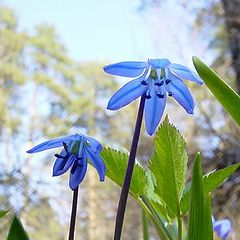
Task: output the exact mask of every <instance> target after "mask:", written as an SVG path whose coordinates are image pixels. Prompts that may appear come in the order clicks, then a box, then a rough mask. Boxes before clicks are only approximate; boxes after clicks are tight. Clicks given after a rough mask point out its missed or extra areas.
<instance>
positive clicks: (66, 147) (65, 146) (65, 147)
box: [63, 142, 68, 152]
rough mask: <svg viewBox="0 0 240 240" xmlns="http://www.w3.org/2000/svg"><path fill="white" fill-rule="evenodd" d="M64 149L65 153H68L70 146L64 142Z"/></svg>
mask: <svg viewBox="0 0 240 240" xmlns="http://www.w3.org/2000/svg"><path fill="white" fill-rule="evenodd" d="M63 147H64V149H65V151H66V152H68V146H67V144H66V143H65V142H63Z"/></svg>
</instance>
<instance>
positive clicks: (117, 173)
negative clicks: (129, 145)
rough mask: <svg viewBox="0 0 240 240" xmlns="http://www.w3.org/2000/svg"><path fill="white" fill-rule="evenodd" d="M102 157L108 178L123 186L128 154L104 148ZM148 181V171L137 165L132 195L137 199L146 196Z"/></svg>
mask: <svg viewBox="0 0 240 240" xmlns="http://www.w3.org/2000/svg"><path fill="white" fill-rule="evenodd" d="M101 155H102V157H103V159H104V162H105V164H106V168H107V172H106V175H107V177H108V178H110V179H111V180H112V181H113V182H115V183H116V184H117V185H119V186H122V182H123V179H124V177H125V172H126V168H127V163H128V154H126V153H123V152H119V151H116V150H114V149H111V148H104V149H103V150H102V153H101ZM147 181H148V180H147V173H146V171H145V170H144V168H143V167H142V166H141V165H140V164H138V163H136V164H135V166H134V171H133V176H132V181H131V185H130V193H131V194H132V195H133V196H134V197H136V198H137V197H139V196H140V195H143V194H146V192H147V184H148V182H147Z"/></svg>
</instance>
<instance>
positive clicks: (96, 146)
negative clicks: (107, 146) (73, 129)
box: [87, 136, 102, 153]
mask: <svg viewBox="0 0 240 240" xmlns="http://www.w3.org/2000/svg"><path fill="white" fill-rule="evenodd" d="M87 140H88V141H89V143H90V146H91V149H92V150H93V152H94V153H100V152H101V151H102V145H101V143H100V142H98V141H97V140H96V139H94V138H92V137H89V136H87Z"/></svg>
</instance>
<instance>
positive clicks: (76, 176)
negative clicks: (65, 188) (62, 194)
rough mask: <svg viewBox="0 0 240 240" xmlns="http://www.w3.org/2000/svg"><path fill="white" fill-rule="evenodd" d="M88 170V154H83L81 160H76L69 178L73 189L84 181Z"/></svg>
mask: <svg viewBox="0 0 240 240" xmlns="http://www.w3.org/2000/svg"><path fill="white" fill-rule="evenodd" d="M86 172H87V155H86V153H84V154H83V157H82V159H81V161H80V162H79V161H77V160H75V162H74V164H73V166H72V169H71V172H70V179H69V186H70V188H71V189H72V190H75V189H76V188H77V186H78V185H79V184H80V183H81V182H82V180H83V179H84V177H85V175H86Z"/></svg>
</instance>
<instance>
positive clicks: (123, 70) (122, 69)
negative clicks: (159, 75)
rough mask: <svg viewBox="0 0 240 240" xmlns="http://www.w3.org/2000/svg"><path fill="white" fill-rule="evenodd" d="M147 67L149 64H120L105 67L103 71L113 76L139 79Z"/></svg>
mask: <svg viewBox="0 0 240 240" xmlns="http://www.w3.org/2000/svg"><path fill="white" fill-rule="evenodd" d="M147 66H148V63H147V62H119V63H115V64H111V65H108V66H105V67H104V68H103V70H104V71H105V72H106V73H109V74H112V75H117V76H123V77H138V76H139V75H141V74H142V72H143V70H144V69H145V68H146V67H147Z"/></svg>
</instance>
